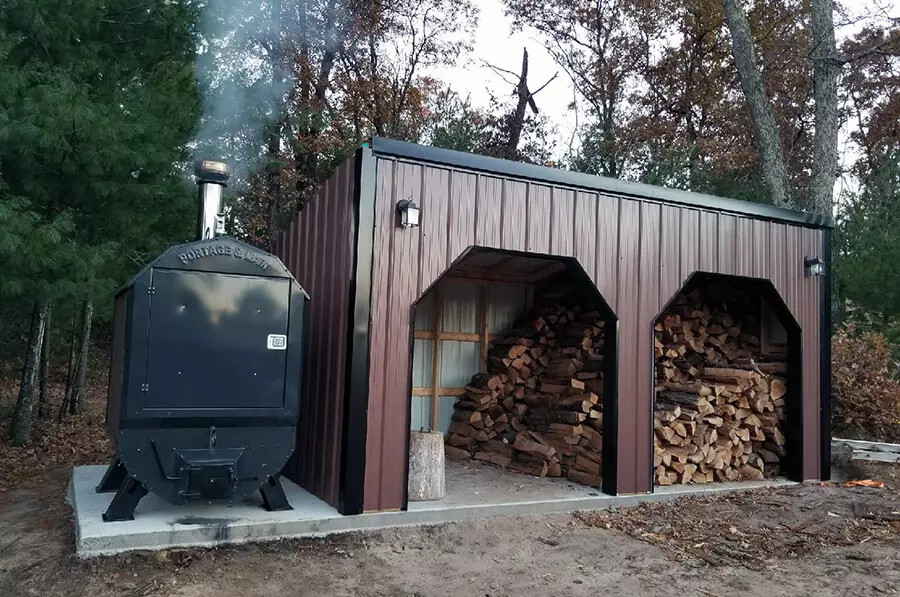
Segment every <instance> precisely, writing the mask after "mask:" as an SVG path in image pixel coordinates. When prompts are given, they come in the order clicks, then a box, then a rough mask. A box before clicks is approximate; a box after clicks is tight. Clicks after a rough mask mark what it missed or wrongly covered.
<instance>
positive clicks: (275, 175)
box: [267, 0, 285, 252]
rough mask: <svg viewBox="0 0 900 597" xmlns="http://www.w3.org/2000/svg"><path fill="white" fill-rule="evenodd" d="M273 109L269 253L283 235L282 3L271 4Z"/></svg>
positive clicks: (270, 148) (269, 143) (270, 149)
mask: <svg viewBox="0 0 900 597" xmlns="http://www.w3.org/2000/svg"><path fill="white" fill-rule="evenodd" d="M271 39H272V46H273V48H272V81H271V87H272V88H271V92H272V102H273V105H272V108H273V117H274V122H273V123H272V132H271V133H270V135H269V140H268V147H267V150H268V154H269V156H268V157H269V172H268V178H269V180H268V184H269V193H268V195H269V210H268V211H269V213H268V222H267V224H268V241H269V252H274V250H275V243H277V242H278V237H279V236H280V230H279V228H280V226H279V218H278V216H279V212H280V211H281V168H280V166H279V165H278V164H279V161H280V154H281V114H282V111H281V109H282V99H283V96H284V91H285V89H284V50H283V45H282V38H281V0H275V1H274V2H273V3H272V30H271Z"/></svg>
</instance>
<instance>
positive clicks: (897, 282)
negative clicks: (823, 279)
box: [834, 150, 900, 343]
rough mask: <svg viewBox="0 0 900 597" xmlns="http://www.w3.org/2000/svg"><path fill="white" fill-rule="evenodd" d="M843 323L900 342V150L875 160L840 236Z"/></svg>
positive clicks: (843, 215)
mask: <svg viewBox="0 0 900 597" xmlns="http://www.w3.org/2000/svg"><path fill="white" fill-rule="evenodd" d="M834 260H835V264H834V285H835V286H834V290H835V292H834V294H835V296H836V298H837V303H838V304H837V309H836V314H837V319H838V320H841V319H844V320H849V321H853V322H855V323H856V324H857V325H859V326H861V327H863V328H865V329H871V330H875V331H878V332H880V333H883V334H886V335H887V336H888V338H889V339H890V340H891V341H892V342H895V343H897V342H900V150H895V151H893V152H890V153H887V154H884V155H882V156H880V157H878V158H877V159H875V160H872V161H871V164H870V169H869V171H868V173H867V174H866V175H865V177H864V178H863V181H862V188H861V190H860V192H859V193H857V194H855V195H851V196H848V197H845V200H844V201H843V202H842V208H841V212H840V214H839V217H838V226H837V229H836V230H835V234H834Z"/></svg>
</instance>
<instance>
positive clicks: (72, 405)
mask: <svg viewBox="0 0 900 597" xmlns="http://www.w3.org/2000/svg"><path fill="white" fill-rule="evenodd" d="M93 316H94V303H93V302H91V301H89V300H88V301H85V302H84V310H83V312H82V315H81V337H80V338H79V339H78V361H77V362H76V364H75V381H74V383H73V384H72V396H71V397H70V398H69V414H72V415H74V414H77V413H79V412H81V409H82V403H83V401H84V381H85V378H86V377H87V367H88V348H89V346H90V339H91V319H92V318H93Z"/></svg>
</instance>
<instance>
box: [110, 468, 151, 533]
mask: <svg viewBox="0 0 900 597" xmlns="http://www.w3.org/2000/svg"><path fill="white" fill-rule="evenodd" d="M145 495H147V489H146V488H145V487H144V486H143V485H141V484H140V482H138V481H137V480H136V479H134V478H132V477H128V478H126V479H125V480H124V481H123V482H122V485H121V486H120V487H119V491H117V492H116V495H115V497H113V499H112V502H110V504H109V508H107V509H106V512H104V513H103V522H120V521H123V520H134V509H135V508H137V505H138V502H140V501H141V498H143V497H144V496H145Z"/></svg>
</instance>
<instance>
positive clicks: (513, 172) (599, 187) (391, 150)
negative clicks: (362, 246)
mask: <svg viewBox="0 0 900 597" xmlns="http://www.w3.org/2000/svg"><path fill="white" fill-rule="evenodd" d="M369 144H370V146H371V147H372V151H373V152H374V153H376V154H378V155H384V156H393V157H398V158H408V159H411V160H418V161H422V162H429V163H433V164H439V165H445V166H455V167H459V168H465V169H468V170H476V171H479V172H485V173H490V174H503V175H506V176H512V177H515V178H523V179H527V180H533V181H536V182H543V183H548V184H557V185H565V186H569V187H578V188H582V189H590V190H593V191H598V192H601V193H608V194H611V195H617V196H621V197H631V198H635V199H650V200H654V201H659V202H661V203H671V204H674V205H683V206H688V207H695V208H699V209H711V210H715V211H721V212H727V213H731V214H737V215H742V216H749V217H752V218H758V219H764V220H771V221H774V222H785V223H788V224H799V225H801V226H806V227H810V228H834V218H833V217H831V216H822V215H819V214H812V213H805V212H801V211H793V210H790V209H783V208H781V207H775V206H773V205H767V204H765V203H753V202H751V201H740V200H737V199H727V198H725V197H716V196H715V195H705V194H703V193H692V192H688V191H682V190H679V189H670V188H666V187H658V186H653V185H649V184H643V183H637V182H628V181H625V180H618V179H614V178H604V177H602V176H594V175H591V174H582V173H580V172H572V171H570V170H562V169H559V168H550V167H547V166H537V165H535V164H525V163H522V162H513V161H510V160H501V159H499V158H492V157H487V156H483V155H476V154H473V153H465V152H462V151H453V150H450V149H441V148H438V147H429V146H426V145H417V144H415V143H407V142H405V141H397V140H395V139H387V138H384V137H372V138H371V140H370V141H369Z"/></svg>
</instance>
